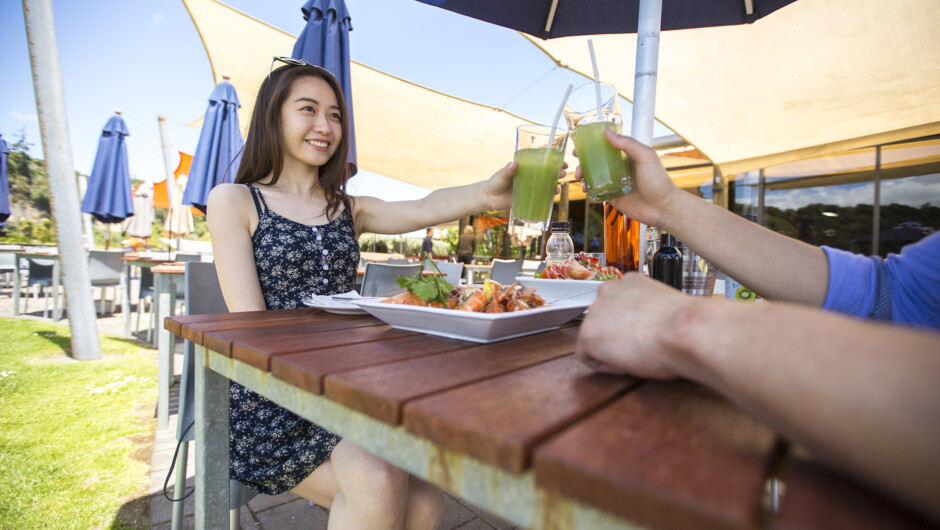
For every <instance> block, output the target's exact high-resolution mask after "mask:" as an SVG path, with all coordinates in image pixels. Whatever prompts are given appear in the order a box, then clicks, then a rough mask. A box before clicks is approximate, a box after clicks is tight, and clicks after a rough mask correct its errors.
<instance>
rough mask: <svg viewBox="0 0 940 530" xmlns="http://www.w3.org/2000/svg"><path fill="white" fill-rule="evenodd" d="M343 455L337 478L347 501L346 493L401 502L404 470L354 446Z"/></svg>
mask: <svg viewBox="0 0 940 530" xmlns="http://www.w3.org/2000/svg"><path fill="white" fill-rule="evenodd" d="M345 456H346V457H347V458H344V459H343V460H344V462H343V464H344V465H343V466H342V471H341V472H340V475H339V479H340V488H341V489H343V490H345V494H346V497H347V500H348V499H349V497H350V494H354V495H355V493H359V494H362V495H367V496H369V497H373V498H375V497H378V498H383V499H389V500H396V499H397V500H399V501H401V502H402V503H403V501H404V499H405V498H406V496H407V495H408V473H406V472H404V471H402V470H401V469H399V468H397V467H395V466H393V465H391V464H389V463H388V462H385V461H384V460H382V459H380V458H379V457H377V456H375V455H373V454H372V453H369V452H368V451H365V450H362V449H359V448H358V447H357V448H354V449H353V450H350V451H347V454H346V455H345ZM350 490H351V491H350ZM354 492H355V493H354Z"/></svg>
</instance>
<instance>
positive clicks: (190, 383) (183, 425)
mask: <svg viewBox="0 0 940 530" xmlns="http://www.w3.org/2000/svg"><path fill="white" fill-rule="evenodd" d="M183 285H184V286H185V290H186V298H187V300H189V303H188V304H186V314H187V315H201V314H209V313H226V312H228V308H227V307H226V306H225V299H223V298H222V288H221V287H220V286H219V277H218V275H217V274H216V272H215V263H209V262H200V261H190V262H188V263H186V274H185V279H184V281H183ZM195 358H196V348H195V346H194V345H193V344H192V343H190V342H189V341H188V340H187V341H184V343H183V374H182V378H181V379H180V394H179V412H178V413H177V418H176V420H177V421H176V439H177V442H178V443H179V466H180V467H179V469H177V472H176V482H175V486H174V488H173V498H174V499H180V498H181V497H182V495H183V492H184V491H185V489H186V461H187V458H188V456H189V442H191V441H193V440H195V439H196V431H195V427H194V424H195V422H196V414H195V411H196V365H195ZM172 471H173V468H172V467H171V468H170V473H172ZM167 479H169V474H168V476H167ZM256 495H258V494H257V493H256V492H255V491H253V490H252V489H250V488H249V487H248V486H245V485H244V484H242V483H241V482H239V481H237V480H230V481H229V510H231V512H230V514H229V519H230V525H231V528H238V509H239V508H241V507H242V506H244V505H245V504H247V503H248V501H250V500H251V499H253V498H254V497H255V496H256ZM182 520H183V501H182V500H180V501H177V502H174V503H173V516H172V519H171V522H170V526H171V528H174V529H175V528H180V526H181V524H182Z"/></svg>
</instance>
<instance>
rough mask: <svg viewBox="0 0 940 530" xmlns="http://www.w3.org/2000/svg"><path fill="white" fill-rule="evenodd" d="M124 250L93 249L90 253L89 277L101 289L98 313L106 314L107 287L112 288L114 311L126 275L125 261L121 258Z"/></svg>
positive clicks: (93, 285)
mask: <svg viewBox="0 0 940 530" xmlns="http://www.w3.org/2000/svg"><path fill="white" fill-rule="evenodd" d="M123 256H124V252H123V251H122V252H111V251H108V250H92V251H90V252H89V253H88V278H89V279H90V280H91V286H92V287H99V288H100V289H101V299H100V301H99V306H98V313H100V314H104V312H105V311H104V301H105V289H106V288H108V287H111V288H112V298H111V310H112V312H113V311H114V305H115V301H116V300H117V290H118V287H120V286H121V285H122V282H123V277H124V262H123V261H121V258H122V257H123Z"/></svg>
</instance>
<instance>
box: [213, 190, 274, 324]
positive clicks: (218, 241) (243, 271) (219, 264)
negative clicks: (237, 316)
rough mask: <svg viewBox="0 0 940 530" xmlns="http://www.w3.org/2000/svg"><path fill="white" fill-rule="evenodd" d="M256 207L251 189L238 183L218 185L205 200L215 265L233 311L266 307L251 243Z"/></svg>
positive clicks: (225, 295)
mask: <svg viewBox="0 0 940 530" xmlns="http://www.w3.org/2000/svg"><path fill="white" fill-rule="evenodd" d="M254 208H255V207H254V202H253V201H252V199H251V192H250V191H249V190H248V188H247V187H245V186H241V185H236V184H220V185H218V186H216V187H215V188H213V189H212V191H211V192H210V193H209V199H208V201H207V204H206V210H207V213H208V215H207V220H208V222H209V234H210V235H211V237H212V254H213V255H214V256H215V269H216V272H217V273H218V275H219V284H220V285H221V287H222V296H223V297H225V305H226V306H228V310H229V312H232V313H235V312H239V311H262V310H264V309H267V307H266V306H265V303H264V297H263V296H262V294H261V284H260V282H259V281H258V272H257V270H256V269H255V256H254V247H253V246H252V244H251V221H252V217H253V216H252V214H253V213H254V211H255V210H254Z"/></svg>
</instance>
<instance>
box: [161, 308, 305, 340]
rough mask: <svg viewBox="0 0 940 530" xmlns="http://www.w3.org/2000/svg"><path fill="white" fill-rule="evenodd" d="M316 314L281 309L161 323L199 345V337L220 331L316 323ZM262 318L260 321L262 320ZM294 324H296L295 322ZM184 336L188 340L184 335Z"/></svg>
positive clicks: (176, 318) (187, 317)
mask: <svg viewBox="0 0 940 530" xmlns="http://www.w3.org/2000/svg"><path fill="white" fill-rule="evenodd" d="M317 313H318V311H317V310H315V309H310V308H306V307H303V308H299V309H282V310H278V311H242V312H239V313H218V314H203V315H176V316H172V317H167V318H166V320H165V321H164V326H166V329H167V330H169V331H170V333H173V334H174V335H179V336H182V337H183V338H185V339H186V340H189V341H190V342H194V343H196V344H200V345H203V346H205V345H204V344H202V335H203V333H205V332H207V331H216V330H219V329H233V328H232V327H226V326H234V329H245V328H251V327H256V326H257V327H264V326H280V325H283V324H284V323H285V321H291V322H290V323H294V324H301V323H303V322H308V321H311V320H317V319H318V317H316V316H315V315H317ZM262 317H263V318H262ZM294 320H296V322H294ZM184 333H187V334H189V336H185V335H183V334H184Z"/></svg>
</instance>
